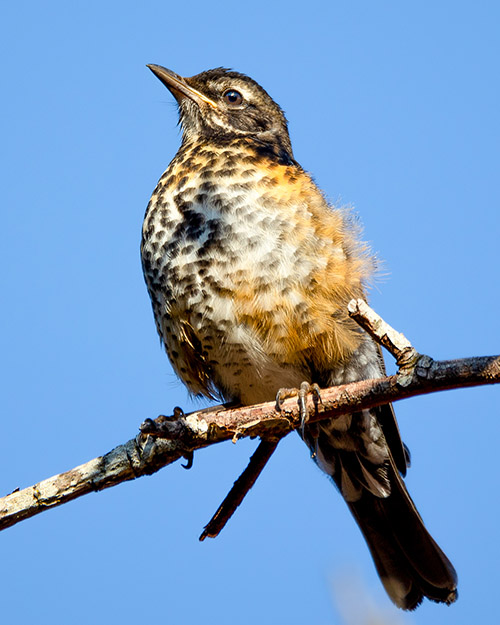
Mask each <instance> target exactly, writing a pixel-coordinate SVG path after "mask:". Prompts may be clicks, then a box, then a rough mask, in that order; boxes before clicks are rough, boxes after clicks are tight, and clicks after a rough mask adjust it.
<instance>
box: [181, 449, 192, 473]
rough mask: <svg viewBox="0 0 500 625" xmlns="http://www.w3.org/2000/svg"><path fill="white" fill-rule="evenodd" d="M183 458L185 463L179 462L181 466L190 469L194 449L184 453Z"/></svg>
mask: <svg viewBox="0 0 500 625" xmlns="http://www.w3.org/2000/svg"><path fill="white" fill-rule="evenodd" d="M184 458H185V459H186V460H187V463H186V464H181V467H182V468H183V469H186V470H188V469H190V468H191V467H192V466H193V460H194V451H190V452H188V453H187V454H184Z"/></svg>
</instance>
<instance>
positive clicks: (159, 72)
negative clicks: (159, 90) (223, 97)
mask: <svg viewBox="0 0 500 625" xmlns="http://www.w3.org/2000/svg"><path fill="white" fill-rule="evenodd" d="M147 67H149V69H150V70H151V71H152V72H153V74H154V75H155V76H156V77H157V78H158V79H159V80H161V82H162V83H163V84H164V85H165V87H167V88H168V89H169V91H171V92H172V95H173V96H174V98H175V99H176V100H177V102H180V101H181V100H182V99H183V98H190V99H191V100H193V102H196V104H198V105H199V104H201V103H202V102H203V103H204V104H208V105H209V106H211V107H212V108H217V104H216V103H215V102H214V101H213V100H211V99H210V98H208V97H207V96H206V95H203V93H200V92H199V91H196V89H193V87H190V86H189V85H188V84H187V82H186V80H185V79H184V78H183V77H182V76H179V74H176V73H174V72H172V71H170V70H169V69H167V68H166V67H162V66H161V65H148V66H147Z"/></svg>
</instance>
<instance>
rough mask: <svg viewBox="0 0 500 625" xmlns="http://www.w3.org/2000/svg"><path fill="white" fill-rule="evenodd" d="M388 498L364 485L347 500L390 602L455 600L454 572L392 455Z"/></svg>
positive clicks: (415, 603) (406, 606)
mask: <svg viewBox="0 0 500 625" xmlns="http://www.w3.org/2000/svg"><path fill="white" fill-rule="evenodd" d="M390 464H391V466H390V467H389V468H388V478H389V482H390V485H391V491H390V494H389V495H388V496H387V497H377V496H375V495H374V494H372V493H371V492H369V491H368V490H363V492H362V494H361V497H360V498H359V499H358V500H357V501H347V505H348V506H349V509H350V510H351V512H352V514H353V516H354V518H355V519H356V521H357V523H358V525H359V527H360V529H361V532H362V533H363V536H364V537H365V540H366V542H367V544H368V547H369V549H370V552H371V554H372V556H373V560H374V562H375V566H376V568H377V571H378V574H379V576H380V578H381V580H382V583H383V585H384V587H385V589H386V591H387V593H388V595H389V597H390V598H391V599H392V601H393V602H394V603H395V604H396V605H397V606H398V607H400V608H403V609H404V610H413V609H415V608H416V607H417V606H418V605H419V604H420V603H421V601H422V599H423V598H424V597H427V598H428V599H431V600H432V601H437V602H441V603H446V604H450V603H453V602H454V601H455V600H456V599H457V596H458V595H457V574H456V572H455V569H454V568H453V565H452V564H451V562H450V561H449V560H448V558H447V557H446V556H445V554H444V553H443V552H442V551H441V549H440V548H439V546H438V545H437V543H436V542H435V540H434V539H433V538H432V536H431V535H430V534H429V532H428V531H427V529H426V528H425V526H424V523H423V521H422V519H421V517H420V515H419V513H418V511H417V509H416V507H415V504H414V503H413V501H412V499H411V497H410V495H409V494H408V491H407V490H406V487H405V485H404V483H403V480H402V478H401V477H400V475H399V473H398V471H397V469H396V468H395V467H394V464H393V462H392V459H391V463H390Z"/></svg>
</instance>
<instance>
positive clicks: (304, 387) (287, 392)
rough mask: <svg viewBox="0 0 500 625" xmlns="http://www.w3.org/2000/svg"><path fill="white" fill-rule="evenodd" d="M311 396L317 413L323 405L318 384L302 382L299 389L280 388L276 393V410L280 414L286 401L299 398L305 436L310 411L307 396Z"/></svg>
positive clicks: (301, 425)
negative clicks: (321, 404) (320, 405)
mask: <svg viewBox="0 0 500 625" xmlns="http://www.w3.org/2000/svg"><path fill="white" fill-rule="evenodd" d="M309 394H311V395H312V398H313V402H314V408H315V410H316V411H317V410H318V406H319V404H320V403H321V392H320V388H319V386H318V385H317V384H309V382H302V383H301V385H300V387H299V388H280V389H279V391H278V392H277V393H276V410H277V411H278V412H281V406H282V404H283V402H284V401H285V399H289V398H290V397H298V399H297V403H298V405H299V413H300V430H301V433H302V435H304V426H305V425H306V423H307V422H308V421H309V410H308V408H307V396H308V395H309Z"/></svg>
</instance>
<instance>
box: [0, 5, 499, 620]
mask: <svg viewBox="0 0 500 625" xmlns="http://www.w3.org/2000/svg"><path fill="white" fill-rule="evenodd" d="M499 21H500V10H499V8H498V3H495V2H486V1H485V2H479V3H465V2H456V1H455V2H451V1H450V2H419V3H401V2H384V1H382V2H376V3H375V2H369V1H364V2H337V1H332V2H326V1H324V2H317V1H315V0H309V1H308V2H307V3H299V2H293V1H292V2H286V3H285V2H275V3H272V2H267V1H266V2H262V1H261V0H254V1H253V2H247V3H235V2H223V1H222V2H218V3H213V2H199V1H194V2H182V3H169V2H152V1H144V2H140V3H139V2H131V1H127V0H125V1H123V0H122V1H121V2H115V1H111V2H95V1H88V2H43V3H42V2H33V1H32V2H29V1H28V2H24V3H6V4H4V6H3V9H2V20H1V25H0V29H1V32H0V35H1V36H0V46H1V48H2V49H1V55H0V64H1V76H2V80H1V90H2V98H1V111H2V112H1V116H0V124H1V137H2V150H1V152H2V167H1V170H0V171H1V176H2V206H3V208H2V228H1V238H2V244H1V246H0V247H1V250H0V253H1V255H2V259H1V267H2V269H1V278H2V287H1V289H2V290H1V292H2V294H3V301H2V306H1V308H0V316H1V321H0V327H1V342H2V348H1V353H2V358H1V363H0V367H1V374H0V379H1V385H2V391H1V404H2V419H1V423H0V428H1V431H0V446H1V450H0V491H1V492H2V493H7V492H10V491H11V490H13V489H14V488H15V487H17V486H19V487H25V486H29V485H31V484H33V483H35V482H37V481H39V480H41V479H43V478H46V477H49V476H50V475H52V474H55V473H59V472H61V471H64V470H67V469H70V468H72V467H73V466H76V465H78V464H80V463H82V462H85V461H87V460H89V459H91V458H93V457H95V456H98V455H100V454H102V453H105V452H107V451H108V450H110V449H111V448H113V447H114V446H115V445H117V444H120V443H122V442H125V441H126V440H128V439H130V438H132V437H133V436H134V435H135V434H136V432H137V428H138V425H139V424H140V422H141V421H142V420H143V419H144V418H145V417H155V416H156V415H157V414H160V413H169V411H170V410H171V409H172V407H173V406H175V405H181V406H183V407H184V409H185V410H190V409H193V408H194V407H197V406H200V405H203V404H200V403H198V404H194V403H193V402H191V401H190V400H189V398H188V397H187V393H186V392H185V390H184V388H183V386H182V385H181V384H180V383H179V382H178V381H176V379H175V378H174V376H173V373H172V372H171V369H170V367H169V365H168V362H167V359H166V357H165V356H164V355H163V353H162V351H161V349H160V346H159V342H158V339H157V336H156V330H155V328H154V323H153V317H152V313H151V309H150V303H149V299H148V296H147V293H146V289H145V286H144V283H143V278H142V273H141V268H140V261H139V239H140V229H141V223H142V218H143V214H144V210H145V207H146V204H147V202H148V199H149V196H150V193H151V191H152V190H153V188H154V186H155V184H156V181H157V179H158V177H159V176H160V175H161V173H162V171H163V170H164V169H165V168H166V166H167V165H168V163H169V161H170V159H171V158H172V157H173V155H174V154H175V152H176V150H177V147H178V145H179V132H178V129H177V127H176V121H177V119H176V110H175V106H174V105H173V103H172V98H171V96H170V94H169V93H168V92H167V90H166V89H164V88H163V87H162V85H161V84H160V83H159V81H158V80H157V79H156V78H155V77H154V76H153V75H152V74H151V73H150V72H149V70H147V69H146V67H145V64H146V63H159V64H162V65H165V66H167V67H170V68H172V69H174V70H175V71H176V72H178V73H181V74H184V75H192V74H195V73H198V72H199V71H202V70H204V69H208V68H210V67H215V66H220V65H224V66H229V67H233V68H235V69H238V70H240V71H243V72H246V73H248V74H250V75H251V76H252V77H254V78H255V79H257V80H258V81H259V82H260V83H262V85H263V86H264V87H265V88H266V89H268V91H269V92H270V93H271V95H272V96H273V97H274V98H275V99H276V100H277V101H278V102H279V103H280V104H281V105H282V107H283V108H284V109H285V111H286V113H287V116H288V118H289V121H290V130H291V136H292V141H293V145H294V149H295V155H296V158H297V159H298V160H299V162H300V163H301V164H302V165H303V166H304V167H305V168H306V169H308V170H309V171H311V172H313V174H314V175H315V177H316V180H317V181H318V183H319V184H320V186H321V187H322V188H323V189H325V191H326V193H327V194H328V195H329V197H331V198H332V200H334V201H341V202H343V203H346V204H352V205H354V206H355V207H356V210H357V212H358V213H359V214H360V216H361V218H362V221H363V223H364V225H365V236H366V238H367V239H368V240H369V241H371V243H372V245H373V247H374V249H375V250H377V251H378V253H379V255H380V256H381V258H383V259H384V261H385V273H386V276H385V277H384V279H383V280H381V281H379V283H378V284H377V286H376V288H375V289H374V290H373V292H372V295H371V301H372V303H373V305H374V307H375V308H376V309H377V310H378V311H379V312H380V313H381V314H382V315H383V316H384V317H385V318H386V319H387V320H388V321H389V322H391V323H392V324H393V325H394V326H395V327H396V328H398V329H399V330H401V331H403V332H404V333H405V334H406V335H407V336H408V337H409V338H410V339H411V340H412V341H413V343H414V344H415V346H416V347H417V348H418V349H419V350H420V351H422V352H425V353H429V354H431V355H432V356H434V357H435V358H443V359H444V358H454V357H461V356H470V355H485V354H493V353H498V352H499V351H500V340H499V339H500V332H499V325H498V310H499V305H500V296H499V292H498V258H499V244H500V236H499V235H500V217H499V209H500V197H499V173H500V168H499V164H500V159H499V145H500V132H499V131H500V128H499V110H500V102H499V80H498V67H499V60H500V59H499V56H500V54H499V53H500V45H499V36H498V33H499ZM499 399H500V392H499V389H498V388H480V389H471V390H461V391H454V392H449V393H442V394H435V395H430V396H427V397H423V398H419V399H413V400H408V401H405V402H402V403H399V404H398V405H397V406H396V408H397V414H398V417H399V422H400V426H401V430H402V432H403V436H404V439H405V440H406V442H407V443H408V445H409V447H410V448H411V450H412V453H413V467H412V469H411V471H410V474H409V477H408V480H407V482H408V485H409V489H410V491H411V493H412V495H413V497H414V499H415V501H416V502H417V504H418V506H419V508H420V510H421V512H422V515H423V517H424V519H425V520H426V522H427V524H428V526H429V528H430V529H431V531H432V533H433V534H434V535H435V536H436V538H437V539H438V541H439V542H440V543H441V545H442V546H443V548H444V549H445V551H446V552H447V554H448V555H449V556H450V558H451V559H452V561H453V562H454V564H455V566H456V568H457V570H458V573H459V578H460V587H459V588H460V598H459V601H458V603H457V604H456V605H454V606H452V607H450V608H447V607H445V606H438V605H435V604H431V603H426V604H425V605H423V606H422V607H421V608H419V609H418V611H417V612H415V613H413V614H411V615H405V614H403V613H400V612H398V611H397V610H396V609H395V608H393V607H392V604H390V602H389V600H388V599H387V598H386V596H385V594H384V592H383V589H382V587H381V585H380V584H379V582H378V579H377V577H376V574H375V572H374V568H373V565H372V563H371V559H370V557H369V554H368V550H367V549H366V547H365V544H364V542H363V540H362V538H361V535H360V534H359V532H358V530H357V528H356V526H355V524H354V521H353V520H352V519H351V518H350V516H349V514H348V512H347V510H346V508H345V505H344V504H343V502H342V501H341V498H340V497H339V495H338V494H337V493H336V492H335V489H334V488H333V487H332V486H331V485H330V484H329V482H328V480H327V479H326V478H324V476H323V475H322V474H321V473H320V472H319V470H318V469H316V467H315V466H314V465H313V463H312V462H311V461H310V460H309V458H308V453H307V451H306V448H305V447H304V445H303V444H302V443H301V442H300V441H299V439H298V437H296V436H289V437H288V438H287V439H286V440H285V441H283V442H282V444H281V445H280V448H279V450H278V452H277V453H276V454H275V456H274V457H273V458H272V460H271V462H270V465H269V467H268V468H267V470H266V471H265V473H264V474H263V475H262V477H261V478H260V480H259V482H258V483H257V485H256V486H255V488H254V489H253V490H252V492H251V494H250V495H249V496H248V498H247V500H246V501H245V502H244V505H243V506H242V508H241V509H240V510H239V511H238V513H237V514H236V516H235V517H234V518H233V519H232V521H231V522H230V524H229V526H228V527H227V528H226V529H225V530H224V532H223V533H222V535H221V536H220V537H219V538H218V539H217V540H206V541H205V542H204V543H203V544H200V543H199V542H198V535H199V533H200V531H201V529H202V527H203V525H204V524H205V523H206V522H207V521H208V519H209V518H210V516H211V514H212V513H213V512H214V511H215V509H216V507H217V506H218V504H219V503H220V501H221V499H222V498H223V497H224V495H225V494H226V492H227V490H228V489H229V487H230V486H231V484H232V483H233V481H234V479H235V478H236V476H237V475H238V474H239V472H240V471H241V470H242V469H243V467H244V466H245V465H246V462H247V459H248V457H249V456H250V455H251V453H252V450H253V449H254V448H255V444H256V443H255V441H242V442H240V443H238V444H237V445H231V444H229V443H228V444H225V445H221V446H218V447H213V448H211V449H208V450H205V451H202V452H199V453H197V454H196V457H195V465H194V468H193V469H192V471H190V472H186V471H184V470H183V469H182V468H180V466H179V464H177V465H174V466H172V467H169V468H168V469H166V470H163V471H162V472H160V473H159V474H157V475H155V476H153V477H149V478H143V479H140V480H136V481H135V482H131V483H127V484H123V485H120V486H119V487H117V488H113V489H110V490H108V491H105V492H102V493H99V494H94V495H89V496H87V497H84V498H82V499H80V500H78V501H75V502H72V503H70V504H68V505H65V506H62V507H61V508H59V509H57V510H53V511H50V512H47V513H44V514H42V515H40V516H38V517H36V518H33V519H31V520H29V521H26V522H24V523H21V524H19V525H18V526H16V527H14V528H11V529H9V530H7V531H5V532H4V533H2V534H0V554H1V556H0V558H1V560H0V561H1V566H0V596H1V604H2V609H1V613H2V622H3V623H20V624H22V625H24V624H25V623H32V622H37V623H39V624H40V625H45V624H51V625H59V624H61V625H62V624H66V623H73V624H83V623H85V624H87V623H124V624H128V623H136V622H144V623H146V622H154V623H165V624H169V623H183V624H185V625H191V624H193V625H194V624H198V623H200V622H203V623H208V624H210V623H218V624H221V625H226V624H234V623H238V624H242V625H247V624H252V625H253V624H254V623H256V622H258V623H263V624H264V625H267V624H271V623H272V624H274V623H287V625H298V624H300V625H303V624H308V625H313V624H314V625H331V624H340V623H345V622H346V621H345V620H343V617H342V612H343V611H345V610H347V611H349V609H353V608H352V606H351V608H349V605H350V602H354V604H355V607H356V609H358V610H359V611H360V612H361V615H362V616H361V617H360V618H361V619H363V618H366V619H367V618H368V616H367V615H370V614H373V610H375V611H380V612H381V614H382V617H381V618H382V622H384V623H386V624H389V623H404V624H424V623H425V625H434V624H439V625H445V624H453V625H458V624H464V625H465V624H470V623H472V622H484V623H493V622H497V621H498V613H499V609H498V561H499V559H500V549H499V541H498V531H499V528H498V518H499V512H500V510H499V504H498V484H497V471H498V469H497V467H498V461H497V454H498V440H499V436H500V431H499V430H500V428H499V423H500V414H499V411H500V409H499V403H500V402H499ZM346 606H347V607H346ZM370 606H371V607H370ZM373 606H375V607H373ZM363 615H364V616H363ZM367 622H368V621H367V620H360V621H359V620H358V621H356V623H367Z"/></svg>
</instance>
